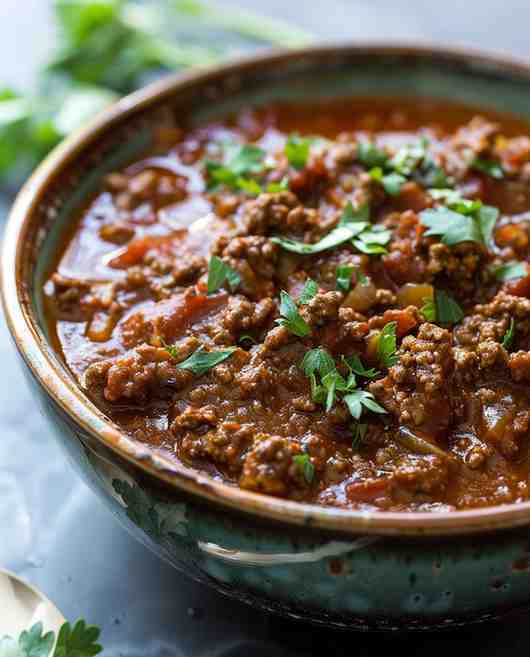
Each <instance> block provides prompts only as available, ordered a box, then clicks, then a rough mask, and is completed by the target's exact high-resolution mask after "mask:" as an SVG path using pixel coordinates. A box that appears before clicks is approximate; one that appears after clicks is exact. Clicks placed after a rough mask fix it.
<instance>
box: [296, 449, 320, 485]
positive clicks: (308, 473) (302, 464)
mask: <svg viewBox="0 0 530 657" xmlns="http://www.w3.org/2000/svg"><path fill="white" fill-rule="evenodd" d="M293 461H294V462H295V463H296V465H297V466H298V468H299V469H300V471H301V472H302V474H303V475H304V479H305V480H306V482H307V483H308V484H310V483H312V481H313V479H314V478H315V466H314V465H313V463H312V462H311V459H310V457H309V454H297V455H296V456H294V457H293Z"/></svg>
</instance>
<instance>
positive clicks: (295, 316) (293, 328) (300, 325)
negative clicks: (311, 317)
mask: <svg viewBox="0 0 530 657" xmlns="http://www.w3.org/2000/svg"><path fill="white" fill-rule="evenodd" d="M280 315H281V317H280V319H277V320H276V323H277V324H279V325H280V326H285V328H286V329H287V330H288V331H289V332H290V333H293V334H294V335H297V336H298V337H299V338H305V337H307V336H308V335H309V334H310V333H311V327H310V326H309V324H308V323H307V322H306V321H305V319H304V318H303V317H302V316H301V315H300V313H299V312H298V308H297V307H296V303H295V302H294V301H293V298H292V297H291V296H290V295H289V294H287V292H285V291H284V290H282V291H281V292H280Z"/></svg>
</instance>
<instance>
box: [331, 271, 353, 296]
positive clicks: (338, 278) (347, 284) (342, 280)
mask: <svg viewBox="0 0 530 657" xmlns="http://www.w3.org/2000/svg"><path fill="white" fill-rule="evenodd" d="M354 271H355V266H354V265H339V266H338V267H337V270H336V272H335V288H336V289H337V290H340V291H341V292H348V291H349V289H350V288H351V278H352V274H353V272H354Z"/></svg>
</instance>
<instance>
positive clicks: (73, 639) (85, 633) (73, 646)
mask: <svg viewBox="0 0 530 657" xmlns="http://www.w3.org/2000/svg"><path fill="white" fill-rule="evenodd" d="M99 633H100V632H99V629H98V628H97V627H94V626H93V625H87V624H86V623H85V621H83V620H78V621H77V622H76V623H75V624H74V625H73V626H72V625H70V623H64V625H63V626H62V627H61V629H60V630H59V634H58V636H57V642H56V641H55V633H54V632H47V633H46V634H44V630H43V626H42V623H35V625H33V626H32V627H31V628H30V629H29V630H24V631H23V632H22V633H21V634H20V636H19V637H18V639H15V638H13V637H10V636H5V637H3V638H2V639H0V657H93V656H94V655H97V654H99V653H100V652H101V650H102V649H101V646H100V645H99V644H98V643H97V641H98V639H99ZM52 651H53V652H52Z"/></svg>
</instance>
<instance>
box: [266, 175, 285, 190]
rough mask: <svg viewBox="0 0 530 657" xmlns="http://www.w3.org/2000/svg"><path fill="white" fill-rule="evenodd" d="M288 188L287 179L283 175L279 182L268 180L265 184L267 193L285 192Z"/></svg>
mask: <svg viewBox="0 0 530 657" xmlns="http://www.w3.org/2000/svg"><path fill="white" fill-rule="evenodd" d="M288 189H289V179H288V178H287V176H284V177H283V178H282V179H281V180H280V182H270V183H269V184H268V185H267V192H268V193H269V194H277V193H279V192H285V191H287V190H288Z"/></svg>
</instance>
